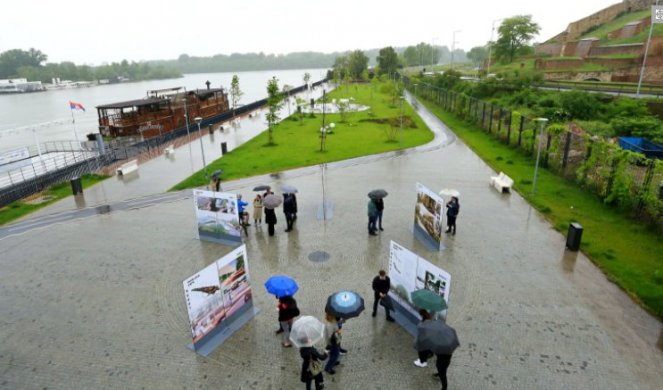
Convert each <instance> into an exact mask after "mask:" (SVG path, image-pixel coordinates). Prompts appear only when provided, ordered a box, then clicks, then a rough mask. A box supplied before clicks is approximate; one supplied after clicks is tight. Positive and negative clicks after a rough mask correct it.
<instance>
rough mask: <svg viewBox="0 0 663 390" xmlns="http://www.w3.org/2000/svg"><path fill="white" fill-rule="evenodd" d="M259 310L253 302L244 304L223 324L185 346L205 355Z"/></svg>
mask: <svg viewBox="0 0 663 390" xmlns="http://www.w3.org/2000/svg"><path fill="white" fill-rule="evenodd" d="M259 312H260V309H258V308H257V307H255V306H253V304H247V305H244V306H243V307H242V308H241V309H240V310H239V311H238V312H237V313H235V314H233V316H232V318H230V319H227V320H225V321H224V322H225V323H224V326H219V327H217V328H215V329H214V330H213V331H212V332H210V333H209V334H207V335H206V336H205V337H203V338H202V339H201V340H200V341H198V342H197V343H195V345H194V343H190V344H188V345H187V346H186V347H187V348H189V349H190V350H192V351H194V352H195V353H197V354H198V355H201V356H204V357H207V356H209V354H210V353H212V352H214V350H215V349H217V348H218V347H219V346H220V345H221V344H223V343H224V342H225V341H226V340H228V338H230V336H232V335H233V333H235V332H237V331H238V330H239V329H240V328H241V327H242V326H244V324H246V323H247V322H249V321H250V320H251V319H252V318H253V317H255V316H256V315H257V314H258V313H259Z"/></svg>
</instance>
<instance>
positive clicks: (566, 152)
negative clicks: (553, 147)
mask: <svg viewBox="0 0 663 390" xmlns="http://www.w3.org/2000/svg"><path fill="white" fill-rule="evenodd" d="M570 149H571V132H570V131H567V132H566V144H565V145H564V157H563V158H562V175H564V174H565V173H566V164H568V162H569V150H570Z"/></svg>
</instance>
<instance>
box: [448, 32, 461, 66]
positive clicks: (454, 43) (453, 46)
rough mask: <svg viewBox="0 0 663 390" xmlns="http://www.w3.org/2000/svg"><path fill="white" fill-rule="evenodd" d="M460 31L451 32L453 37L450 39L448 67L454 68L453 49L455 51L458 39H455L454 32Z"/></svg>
mask: <svg viewBox="0 0 663 390" xmlns="http://www.w3.org/2000/svg"><path fill="white" fill-rule="evenodd" d="M459 32H461V30H456V31H454V32H453V38H452V40H451V65H450V66H449V68H450V69H453V68H454V51H456V44H457V43H458V41H456V33H459Z"/></svg>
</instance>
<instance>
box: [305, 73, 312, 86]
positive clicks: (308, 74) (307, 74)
mask: <svg viewBox="0 0 663 390" xmlns="http://www.w3.org/2000/svg"><path fill="white" fill-rule="evenodd" d="M309 81H311V74H310V73H309V72H306V73H304V84H306V88H307V89H308V88H309V85H308V83H309Z"/></svg>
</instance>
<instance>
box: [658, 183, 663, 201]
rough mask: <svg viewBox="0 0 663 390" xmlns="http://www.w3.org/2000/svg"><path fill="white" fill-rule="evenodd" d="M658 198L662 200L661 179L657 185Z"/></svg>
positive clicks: (662, 187)
mask: <svg viewBox="0 0 663 390" xmlns="http://www.w3.org/2000/svg"><path fill="white" fill-rule="evenodd" d="M658 200H663V181H661V183H660V184H659V185H658Z"/></svg>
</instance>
